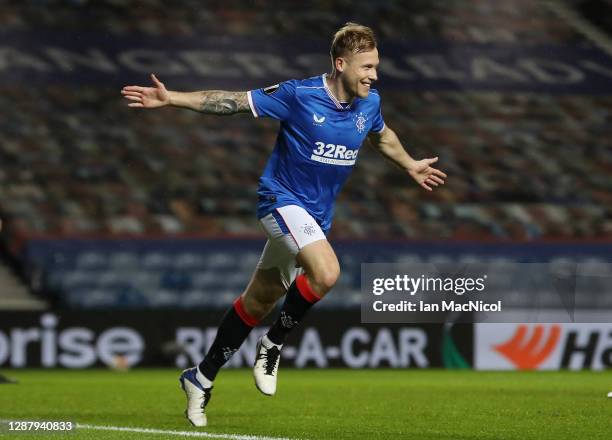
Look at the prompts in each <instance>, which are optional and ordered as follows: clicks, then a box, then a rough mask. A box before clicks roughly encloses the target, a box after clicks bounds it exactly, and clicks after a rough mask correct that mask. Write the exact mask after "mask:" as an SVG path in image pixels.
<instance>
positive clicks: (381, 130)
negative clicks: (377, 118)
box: [372, 122, 387, 133]
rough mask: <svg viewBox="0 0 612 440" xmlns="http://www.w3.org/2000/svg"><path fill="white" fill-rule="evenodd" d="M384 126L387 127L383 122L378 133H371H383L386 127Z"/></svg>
mask: <svg viewBox="0 0 612 440" xmlns="http://www.w3.org/2000/svg"><path fill="white" fill-rule="evenodd" d="M386 126H387V125H386V124H385V123H384V122H383V126H382V128H381V129H380V130H378V131H374V130H372V131H374V133H382V132H383V131H384V129H385V127H386Z"/></svg>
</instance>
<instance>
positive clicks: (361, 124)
mask: <svg viewBox="0 0 612 440" xmlns="http://www.w3.org/2000/svg"><path fill="white" fill-rule="evenodd" d="M353 120H354V121H355V127H357V131H358V132H359V133H363V131H364V130H365V128H366V122H368V118H367V117H366V115H364V114H363V112H359V114H358V115H355V116H353Z"/></svg>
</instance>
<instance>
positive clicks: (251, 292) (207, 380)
mask: <svg viewBox="0 0 612 440" xmlns="http://www.w3.org/2000/svg"><path fill="white" fill-rule="evenodd" d="M267 248H268V244H266V248H264V255H265V254H266V249H267ZM284 294H285V287H284V286H283V284H282V282H281V280H280V274H279V271H278V269H276V268H269V269H262V268H260V267H258V268H257V269H256V270H255V273H254V274H253V276H252V278H251V281H250V282H249V284H248V286H247V288H246V289H245V291H244V292H243V294H242V295H241V296H239V297H238V298H237V299H236V301H234V303H233V305H232V307H230V309H229V310H228V311H227V312H226V313H225V315H224V316H223V318H222V320H221V322H220V324H219V327H218V330H217V335H216V336H215V340H214V341H213V343H212V345H211V347H210V349H209V350H208V352H207V353H206V356H205V357H204V360H203V361H202V362H201V363H200V364H199V365H198V366H197V367H193V368H189V369H187V370H185V371H183V373H182V374H181V377H180V383H181V387H182V388H183V390H184V391H185V394H186V396H187V409H186V411H185V415H186V416H187V419H188V420H189V421H190V422H191V423H192V424H193V425H195V426H206V424H207V418H206V414H205V408H206V405H207V404H208V401H209V400H210V397H211V393H212V388H213V381H214V380H215V378H216V376H217V373H218V372H219V369H220V368H221V367H222V366H223V365H224V364H225V363H226V362H227V361H228V360H229V359H230V358H231V356H232V355H233V354H234V353H235V352H236V351H238V349H239V348H240V346H241V345H242V343H243V342H244V340H245V339H246V338H247V337H248V335H249V333H250V332H251V330H252V329H253V327H254V326H256V325H257V323H258V322H259V321H260V320H261V319H263V318H264V317H265V316H266V315H267V314H268V313H269V311H270V310H271V309H272V308H273V307H274V304H276V302H277V301H278V299H279V298H280V297H281V296H283V295H284Z"/></svg>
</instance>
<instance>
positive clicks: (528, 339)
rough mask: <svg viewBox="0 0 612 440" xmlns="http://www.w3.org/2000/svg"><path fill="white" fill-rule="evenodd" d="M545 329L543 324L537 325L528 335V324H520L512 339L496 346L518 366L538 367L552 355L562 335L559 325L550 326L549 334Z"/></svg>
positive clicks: (524, 367)
mask: <svg viewBox="0 0 612 440" xmlns="http://www.w3.org/2000/svg"><path fill="white" fill-rule="evenodd" d="M545 330H546V328H545V327H544V326H543V325H536V326H535V327H534V328H533V331H532V332H531V335H528V333H529V328H528V326H526V325H519V326H518V327H517V329H516V331H515V332H514V335H513V336H512V338H510V340H508V341H506V342H504V343H503V344H499V345H496V346H495V347H494V348H495V350H496V351H497V352H499V353H501V354H502V355H503V356H505V357H506V358H507V359H508V360H510V362H512V363H513V364H514V365H515V366H516V367H517V368H519V369H521V370H533V369H536V368H538V366H540V364H542V363H543V362H544V361H545V360H546V359H547V358H548V357H549V356H550V354H551V353H552V352H553V350H554V349H555V347H556V346H557V343H558V342H559V337H560V336H561V326H559V325H553V326H550V331H549V332H548V334H545Z"/></svg>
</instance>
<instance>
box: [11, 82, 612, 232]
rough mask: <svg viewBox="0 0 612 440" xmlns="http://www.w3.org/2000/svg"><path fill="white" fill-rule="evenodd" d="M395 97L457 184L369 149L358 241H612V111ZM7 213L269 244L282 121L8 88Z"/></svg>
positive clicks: (531, 102) (409, 127) (607, 105)
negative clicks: (429, 184)
mask: <svg viewBox="0 0 612 440" xmlns="http://www.w3.org/2000/svg"><path fill="white" fill-rule="evenodd" d="M381 93H382V96H383V103H384V106H383V115H384V118H385V120H386V123H387V124H388V125H389V126H390V127H392V128H393V129H394V130H395V131H397V133H398V135H399V137H400V138H401V139H402V140H403V141H404V143H405V144H406V147H407V148H408V150H409V151H410V152H411V153H412V154H413V155H414V156H416V157H425V156H436V155H437V156H439V157H440V161H439V167H440V168H442V169H443V170H444V171H445V172H447V174H448V175H449V178H448V182H447V184H446V185H445V186H444V187H441V188H437V189H436V190H435V191H434V192H433V193H429V192H426V191H424V190H423V189H421V188H420V187H418V186H417V185H415V184H414V183H413V182H412V180H411V179H410V178H409V177H408V176H407V175H405V174H403V173H402V172H401V171H400V170H398V169H396V168H395V167H393V166H392V165H391V164H390V163H388V162H386V161H385V160H384V159H383V158H382V157H381V156H380V155H378V154H377V153H376V152H375V151H374V150H373V149H372V148H371V147H370V146H369V145H364V146H363V147H362V152H361V153H360V157H359V160H358V162H357V166H356V167H355V170H354V172H353V174H352V176H351V177H350V178H349V181H348V182H347V185H346V186H345V188H344V190H343V192H342V195H341V196H340V200H339V203H338V206H337V211H336V219H335V222H334V227H333V229H332V237H334V238H347V239H353V238H356V239H363V238H379V239H434V240H435V239H445V240H446V239H481V240H540V239H597V238H605V237H608V238H609V237H611V236H612V179H610V173H611V172H612V100H610V99H609V98H607V97H597V96H552V95H543V94H529V93H503V94H502V93H493V92H487V93H484V92H403V93H399V92H398V91H393V93H389V94H387V93H385V91H384V90H383V91H381ZM0 105H2V106H3V108H11V111H10V112H6V113H5V115H4V117H3V118H2V119H0V132H1V133H2V135H1V136H2V139H1V142H0V161H1V163H2V167H1V168H0V208H1V209H2V211H3V215H4V216H5V217H6V218H7V220H8V222H9V225H8V230H7V233H9V234H10V235H9V237H13V238H14V239H23V238H27V237H32V236H41V235H47V236H58V237H59V236H87V235H90V236H91V235H94V236H99V235H109V236H113V235H132V236H157V235H176V234H190V235H194V234H195V235H202V236H212V237H219V236H232V235H234V236H235V235H239V236H260V234H261V231H260V229H259V225H258V222H257V220H256V218H255V205H256V187H257V180H258V177H259V175H260V174H261V172H262V170H263V168H264V165H265V162H266V160H267V157H268V156H269V154H270V152H271V151H272V148H273V146H274V142H275V136H276V130H277V123H276V122H274V121H271V120H254V119H253V117H252V116H251V115H250V114H245V115H239V116H233V117H212V116H205V115H202V114H199V113H196V112H190V111H185V110H176V109H161V110H155V111H141V110H136V111H134V110H132V109H128V108H127V107H126V106H125V103H124V102H122V101H121V97H120V96H119V93H118V91H117V90H114V89H112V90H111V89H102V88H97V87H68V86H59V85H58V86H48V87H42V88H26V87H17V88H7V87H3V88H2V90H1V93H0Z"/></svg>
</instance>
